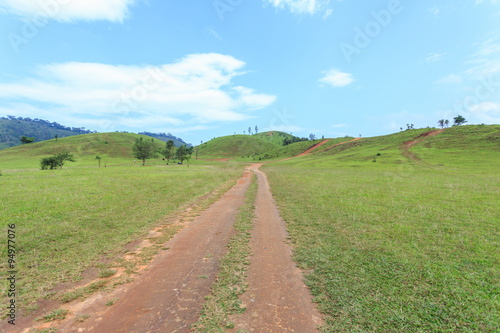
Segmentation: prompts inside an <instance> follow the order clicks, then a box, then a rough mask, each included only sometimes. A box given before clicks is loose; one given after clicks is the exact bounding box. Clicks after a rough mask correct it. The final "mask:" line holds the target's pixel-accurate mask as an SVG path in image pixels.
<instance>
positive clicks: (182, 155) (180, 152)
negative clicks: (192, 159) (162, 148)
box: [175, 145, 188, 164]
mask: <svg viewBox="0 0 500 333" xmlns="http://www.w3.org/2000/svg"><path fill="white" fill-rule="evenodd" d="M186 155H188V148H187V147H186V145H182V146H180V147H179V148H177V151H176V152H175V158H176V159H178V160H179V161H180V162H181V164H182V163H183V162H184V160H185V159H186Z"/></svg>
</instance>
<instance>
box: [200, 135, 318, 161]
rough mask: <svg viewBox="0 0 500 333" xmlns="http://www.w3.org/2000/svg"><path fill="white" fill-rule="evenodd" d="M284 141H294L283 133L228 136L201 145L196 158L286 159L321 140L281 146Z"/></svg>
mask: <svg viewBox="0 0 500 333" xmlns="http://www.w3.org/2000/svg"><path fill="white" fill-rule="evenodd" d="M285 139H295V140H298V139H299V138H296V137H294V136H293V135H290V134H287V133H283V132H277V131H273V132H264V133H258V134H254V135H240V134H236V135H229V136H223V137H220V138H215V139H212V140H210V141H208V142H205V143H203V144H201V145H200V146H199V147H198V149H199V151H198V157H199V158H202V159H217V158H235V159H237V160H240V161H247V162H254V161H260V160H269V159H275V158H286V157H291V156H295V155H297V154H300V153H302V152H304V151H305V150H307V149H308V148H310V147H311V146H313V145H315V144H316V143H318V142H321V140H314V141H300V142H295V143H292V144H289V145H286V146H285V145H283V141H284V140H285Z"/></svg>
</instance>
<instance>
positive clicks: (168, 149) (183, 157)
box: [132, 137, 194, 166]
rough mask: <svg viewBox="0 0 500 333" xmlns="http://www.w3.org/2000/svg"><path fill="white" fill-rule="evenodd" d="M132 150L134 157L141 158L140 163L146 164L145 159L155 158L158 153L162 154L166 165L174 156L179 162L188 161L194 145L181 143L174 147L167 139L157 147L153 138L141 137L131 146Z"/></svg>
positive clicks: (171, 141) (172, 142)
mask: <svg viewBox="0 0 500 333" xmlns="http://www.w3.org/2000/svg"><path fill="white" fill-rule="evenodd" d="M132 151H133V152H134V157H135V158H137V159H139V160H142V165H145V164H146V160H148V159H151V158H157V157H158V156H159V155H162V156H163V159H164V160H165V161H166V163H167V165H168V164H169V162H170V160H171V159H173V158H175V159H176V160H178V161H179V164H183V163H184V161H186V162H187V163H188V166H189V160H190V159H191V156H192V155H193V152H194V147H188V146H187V145H181V146H179V147H177V148H176V147H175V145H174V141H173V140H168V141H167V142H166V143H165V146H164V147H163V148H161V147H158V146H157V145H156V143H155V141H154V139H153V138H151V140H149V139H146V140H145V139H144V138H143V137H141V138H139V139H136V140H135V143H134V146H133V147H132Z"/></svg>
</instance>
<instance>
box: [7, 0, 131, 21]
mask: <svg viewBox="0 0 500 333" xmlns="http://www.w3.org/2000/svg"><path fill="white" fill-rule="evenodd" d="M135 1H136V0H0V10H3V11H5V12H7V13H10V14H13V15H18V16H21V17H28V18H32V17H45V18H48V19H53V20H56V21H60V22H73V21H94V20H106V21H112V22H122V21H123V20H124V19H125V18H126V17H127V16H128V14H129V9H130V7H131V6H132V5H133V4H134V2H135Z"/></svg>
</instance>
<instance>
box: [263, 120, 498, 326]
mask: <svg viewBox="0 0 500 333" xmlns="http://www.w3.org/2000/svg"><path fill="white" fill-rule="evenodd" d="M425 131H426V130H414V131H405V132H403V133H398V134H395V135H392V136H386V137H379V138H368V139H363V140H360V141H357V142H355V143H353V144H351V145H349V146H346V147H340V146H339V147H336V148H333V149H331V150H328V151H324V152H323V153H319V154H316V155H312V156H308V157H304V158H300V159H297V160H293V161H286V162H277V163H272V164H270V165H266V166H264V171H266V173H267V174H268V177H269V181H270V184H271V189H272V192H273V195H274V196H275V198H276V200H277V202H278V205H279V207H280V210H281V213H282V216H283V217H284V219H285V220H286V221H287V226H288V230H289V232H290V235H291V238H292V241H293V243H294V258H295V260H296V261H297V262H298V263H299V265H300V266H301V267H302V268H303V269H305V270H307V272H309V273H308V274H307V279H306V281H307V284H308V286H309V287H310V289H311V290H312V292H313V295H314V296H315V301H316V302H317V303H318V306H319V308H320V310H321V311H323V312H324V313H325V314H326V316H327V324H326V326H325V327H324V331H325V332H346V331H348V332H403V331H404V332H429V331H433V332H434V331H436V332H437V331H439V332H456V331H464V332H469V331H470V332H495V331H498V330H500V250H499V249H500V223H499V208H498V207H500V199H499V198H500V177H499V175H500V166H499V164H498V156H500V155H499V150H500V147H499V145H498V141H496V139H493V143H491V141H492V137H493V138H496V137H497V136H498V133H499V130H498V126H497V127H495V126H485V127H480V126H468V127H460V128H452V129H448V130H447V131H445V132H444V133H443V134H441V135H438V136H436V137H432V138H429V139H428V141H427V140H425V141H422V142H421V143H420V144H419V145H417V146H415V147H414V148H412V151H414V152H415V153H416V154H417V155H418V156H419V157H420V158H421V159H422V160H423V161H424V162H425V164H423V165H417V164H415V163H414V162H412V161H410V160H408V159H407V158H406V157H404V156H402V155H401V152H400V150H399V147H400V145H401V143H402V142H404V141H407V140H409V139H411V138H412V137H415V136H418V135H419V134H421V132H425ZM429 142H430V143H431V145H430V146H429V145H428V143H429ZM378 152H380V153H381V156H380V157H379V159H378V160H377V162H376V163H373V162H372V160H373V156H374V155H375V154H376V153H378ZM458 152H460V153H459V156H457V154H458ZM478 156H480V158H478ZM494 161H496V162H497V163H494Z"/></svg>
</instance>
